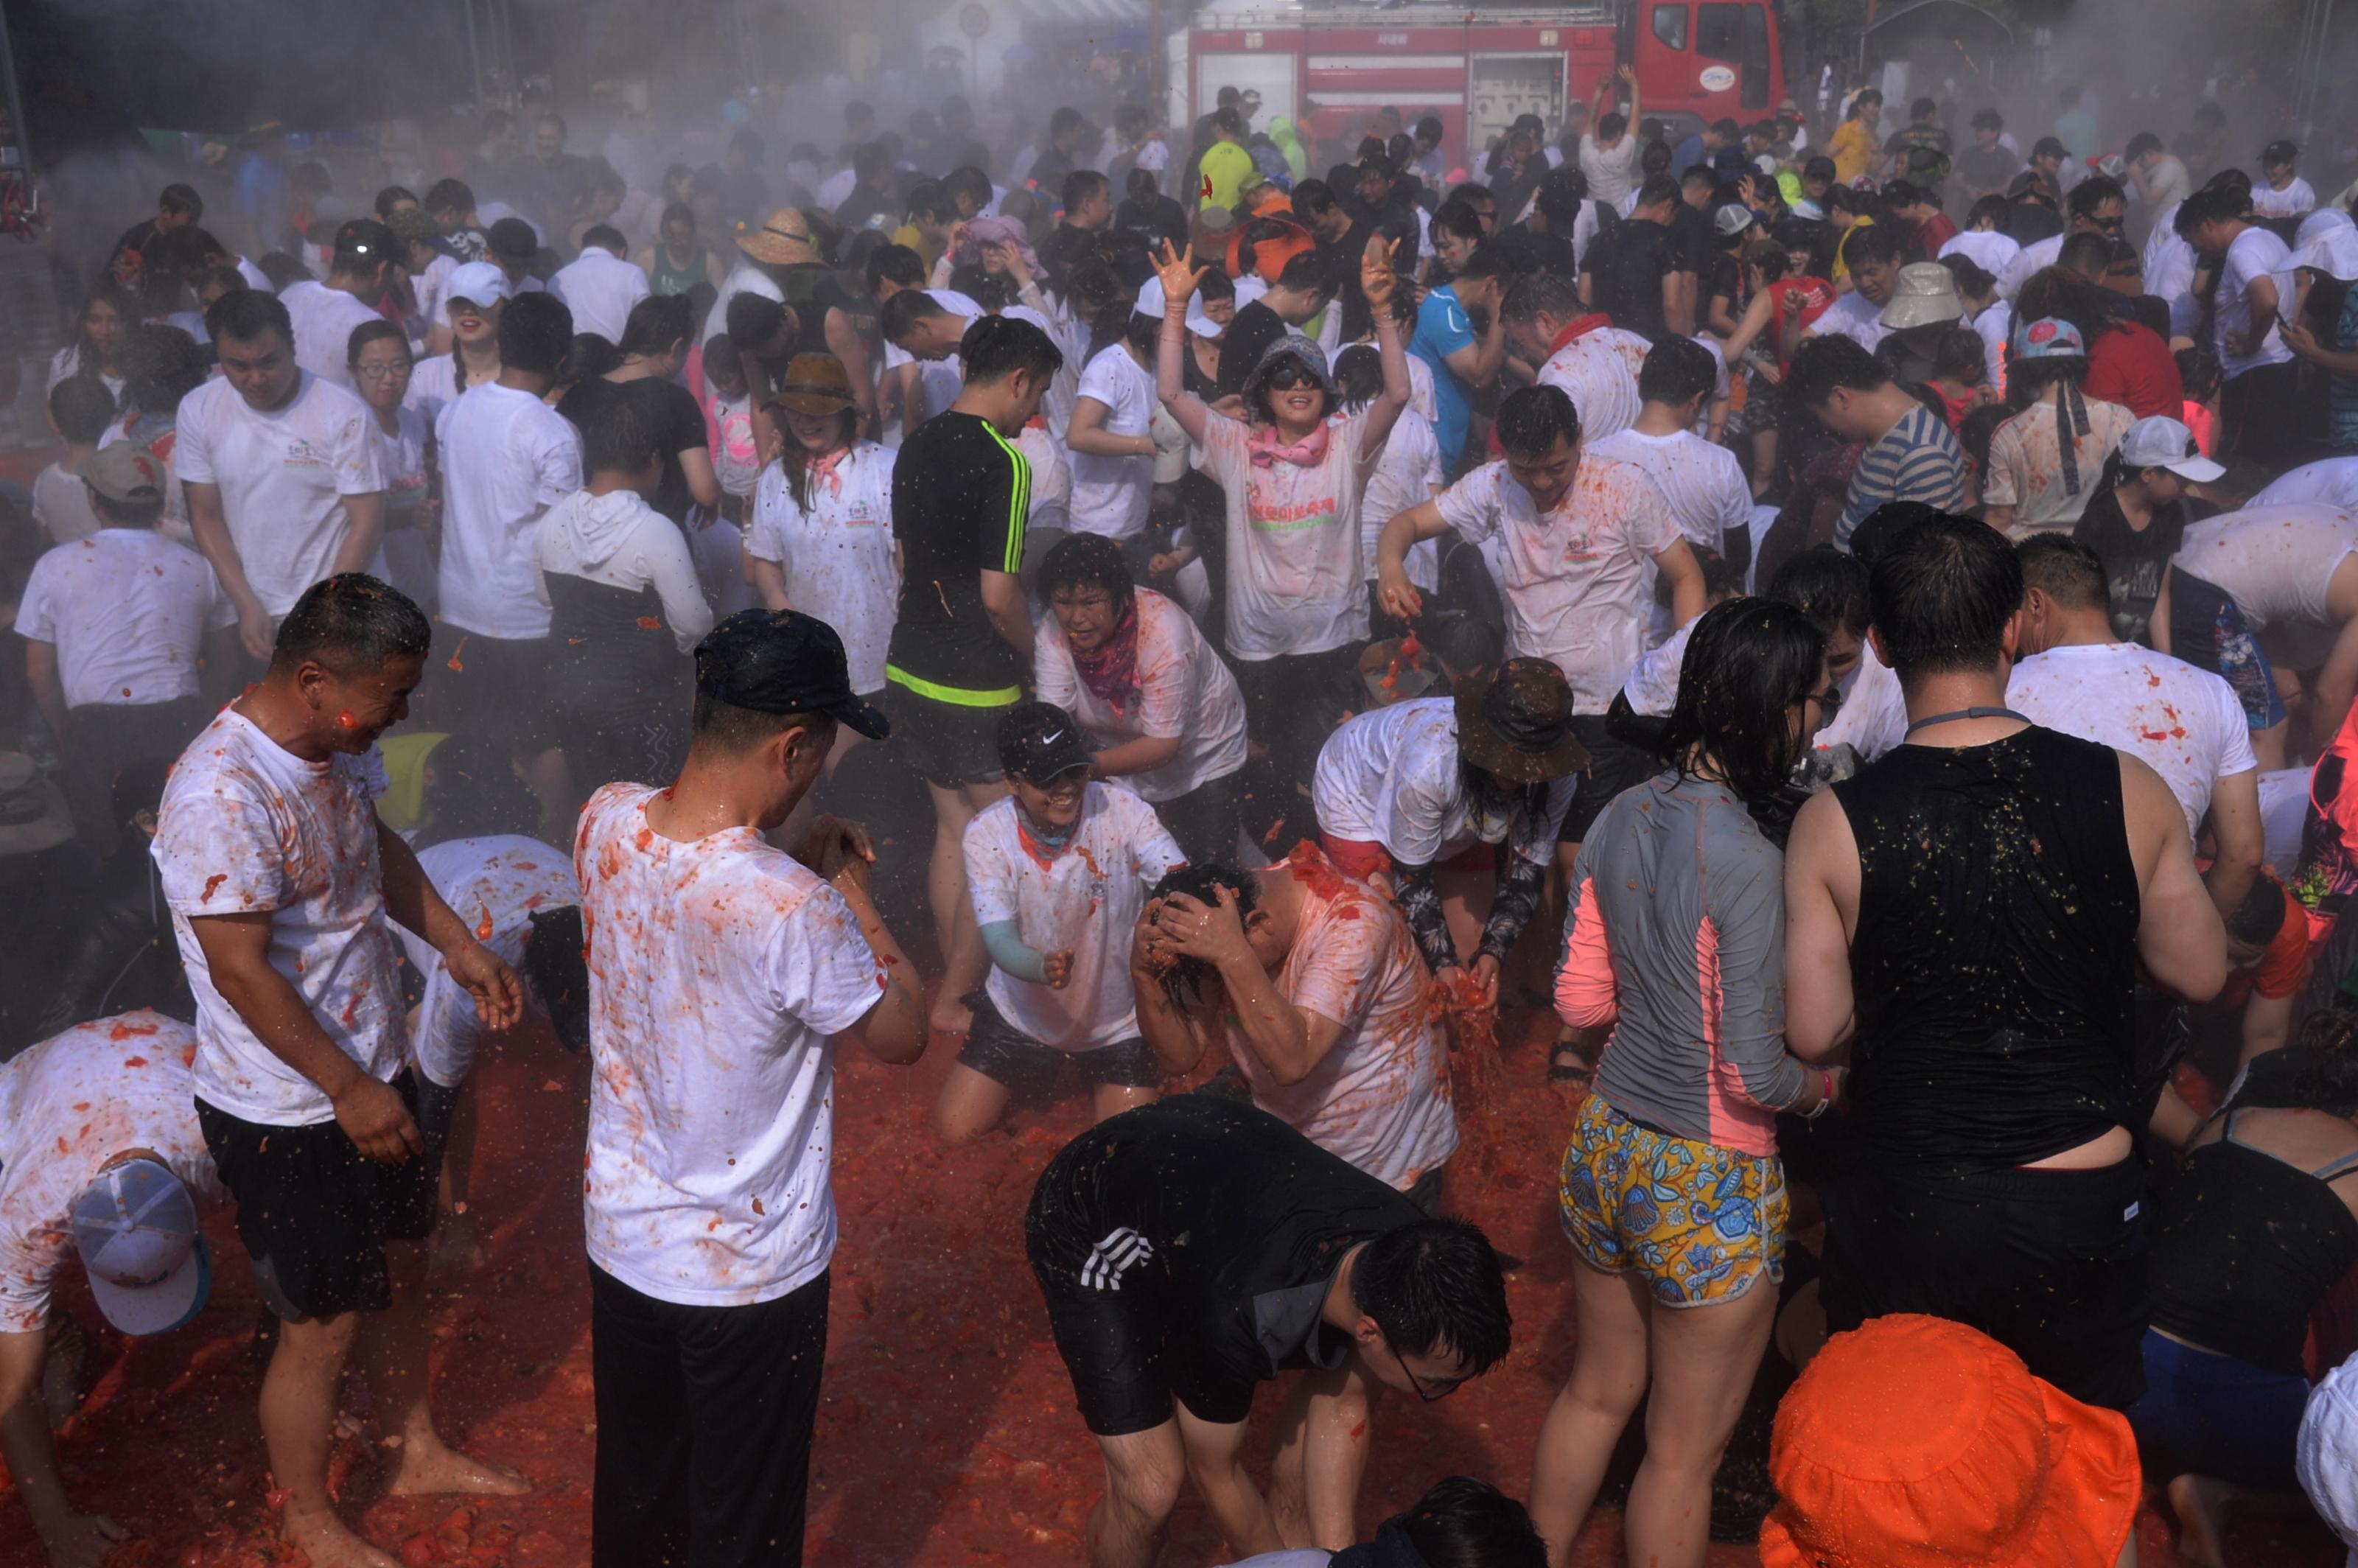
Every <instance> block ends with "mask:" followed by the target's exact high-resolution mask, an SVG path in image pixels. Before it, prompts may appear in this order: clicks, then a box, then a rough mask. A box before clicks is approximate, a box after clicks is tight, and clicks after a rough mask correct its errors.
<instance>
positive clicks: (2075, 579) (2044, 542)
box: [2014, 534, 2112, 611]
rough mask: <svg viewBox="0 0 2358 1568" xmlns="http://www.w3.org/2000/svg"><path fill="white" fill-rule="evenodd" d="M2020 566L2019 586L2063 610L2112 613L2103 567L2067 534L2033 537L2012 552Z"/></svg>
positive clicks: (2084, 547) (2102, 563) (2094, 554)
mask: <svg viewBox="0 0 2358 1568" xmlns="http://www.w3.org/2000/svg"><path fill="white" fill-rule="evenodd" d="M2014 553H2015V555H2016V557H2017V558H2019V559H2020V561H2021V562H2022V585H2023V588H2024V589H2025V590H2026V591H2028V589H2034V588H2035V589H2039V592H2041V593H2043V594H2045V595H2046V596H2047V597H2048V598H2050V599H2051V600H2054V601H2055V602H2056V603H2058V604H2060V605H2061V606H2062V607H2063V608H2064V609H2066V610H2103V611H2110V610H2111V609H2112V596H2111V594H2110V592H2109V591H2108V589H2106V587H2105V583H2104V562H2103V560H2101V559H2100V558H2099V557H2097V555H2096V552H2095V551H2093V550H2092V549H2090V548H2088V546H2085V545H2082V544H2081V543H2079V542H2078V541H2077V540H2075V539H2073V538H2072V537H2071V535H2069V534H2034V535H2031V536H2030V537H2029V538H2028V539H2025V540H2024V541H2022V543H2021V544H2019V545H2017V546H2015V548H2014Z"/></svg>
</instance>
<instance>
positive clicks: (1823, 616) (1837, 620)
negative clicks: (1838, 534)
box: [1768, 545, 1873, 637]
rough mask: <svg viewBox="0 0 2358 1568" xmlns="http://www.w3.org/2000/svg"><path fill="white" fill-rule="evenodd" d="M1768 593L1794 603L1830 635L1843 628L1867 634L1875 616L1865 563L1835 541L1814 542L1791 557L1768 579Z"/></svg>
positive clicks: (1784, 602)
mask: <svg viewBox="0 0 2358 1568" xmlns="http://www.w3.org/2000/svg"><path fill="white" fill-rule="evenodd" d="M1768 597H1769V598H1770V599H1773V600H1777V601H1778V602H1779V603H1780V604H1790V605H1791V606H1792V607H1793V608H1794V609H1796V610H1798V611H1801V613H1802V614H1803V615H1805V616H1807V617H1808V618H1809V622H1810V624H1812V626H1815V627H1816V628H1817V629H1818V630H1819V631H1821V632H1823V633H1826V634H1827V635H1828V636H1832V635H1833V633H1834V632H1835V631H1836V630H1837V629H1840V630H1842V631H1844V632H1848V633H1850V634H1851V635H1852V636H1854V637H1864V636H1866V629H1867V627H1868V625H1869V624H1870V623H1871V622H1872V620H1873V617H1872V616H1871V614H1870V613H1869V611H1868V609H1867V602H1868V601H1867V584H1866V563H1865V562H1863V561H1861V560H1860V559H1859V558H1858V557H1856V556H1854V555H1852V554H1851V553H1850V552H1849V551H1847V550H1844V549H1840V548H1838V547H1836V546H1833V545H1814V546H1811V547H1810V548H1809V549H1806V550H1801V551H1797V552H1796V553H1794V554H1793V555H1791V556H1790V557H1787V558H1786V561H1785V564H1784V565H1783V566H1781V567H1779V568H1777V575H1776V576H1775V577H1774V578H1771V579H1769V581H1768Z"/></svg>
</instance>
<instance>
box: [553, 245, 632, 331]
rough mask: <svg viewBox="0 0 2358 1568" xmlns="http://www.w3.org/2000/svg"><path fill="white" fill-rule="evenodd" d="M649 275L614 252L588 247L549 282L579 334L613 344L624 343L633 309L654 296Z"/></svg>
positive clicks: (560, 269) (592, 246) (558, 270)
mask: <svg viewBox="0 0 2358 1568" xmlns="http://www.w3.org/2000/svg"><path fill="white" fill-rule="evenodd" d="M653 287H654V286H653V285H651V284H649V283H648V282H647V275H646V274H645V273H643V272H641V271H640V270H639V269H638V268H637V267H635V266H633V265H631V264H630V263H629V262H626V261H624V260H623V259H622V257H620V256H618V255H616V254H613V253H612V252H611V251H601V250H600V249H599V248H598V247H597V246H595V245H585V246H583V247H582V251H581V254H579V255H578V256H576V257H574V258H573V259H572V260H571V261H569V262H567V263H566V264H565V265H563V266H561V267H558V268H557V271H556V272H555V274H553V275H552V276H550V277H549V280H548V292H549V293H551V294H553V295H555V296H557V298H559V299H561V300H563V301H564V302H565V308H567V309H568V310H570V311H572V312H573V330H575V331H576V332H595V333H597V334H598V335H599V336H600V337H601V338H603V339H605V340H606V341H608V342H610V343H620V342H621V341H622V328H623V326H624V325H625V324H626V323H627V322H628V321H629V320H630V319H631V307H632V306H633V305H636V304H637V303H638V302H639V301H640V300H642V299H644V298H645V297H647V296H648V294H650V293H651V292H653Z"/></svg>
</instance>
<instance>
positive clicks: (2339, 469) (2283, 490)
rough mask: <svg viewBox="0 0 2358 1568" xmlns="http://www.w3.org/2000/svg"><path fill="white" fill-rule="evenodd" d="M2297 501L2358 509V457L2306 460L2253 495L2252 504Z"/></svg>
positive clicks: (2278, 504) (2355, 510) (2347, 510)
mask: <svg viewBox="0 0 2358 1568" xmlns="http://www.w3.org/2000/svg"><path fill="white" fill-rule="evenodd" d="M2293 501H2317V502H2323V503H2325V504H2327V505H2329V506H2339V507H2341V508H2342V510H2343V511H2345V512H2358V458H2327V459H2325V460H2322V461H2320V462H2313V463H2306V464H2304V465H2302V466H2301V467H2299V468H2297V469H2295V470H2292V471H2291V472H2290V473H2288V474H2286V475H2285V476H2284V477H2283V478H2282V479H2279V480H2277V481H2276V482H2275V483H2274V484H2271V485H2269V486H2268V487H2267V488H2266V490H2264V491H2262V492H2259V494H2257V495H2255V496H2254V497H2252V499H2251V502H2250V503H2249V504H2251V505H2253V506H2281V505H2284V504H2285V503H2288V502H2293Z"/></svg>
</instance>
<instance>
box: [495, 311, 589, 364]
mask: <svg viewBox="0 0 2358 1568" xmlns="http://www.w3.org/2000/svg"><path fill="white" fill-rule="evenodd" d="M572 349H573V312H572V311H570V310H568V309H567V308H565V302H564V301H563V300H561V299H559V298H557V297H556V296H555V295H553V294H538V293H535V294H519V295H517V296H516V297H514V299H511V300H509V301H508V302H507V308H505V309H503V310H502V311H501V312H500V363H501V364H503V365H506V366H512V367H514V369H517V370H520V371H524V372H525V373H528V374H535V375H555V374H557V373H558V372H560V371H562V370H563V369H564V368H565V361H566V357H567V356H568V354H569V353H570V352H571V351H572Z"/></svg>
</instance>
